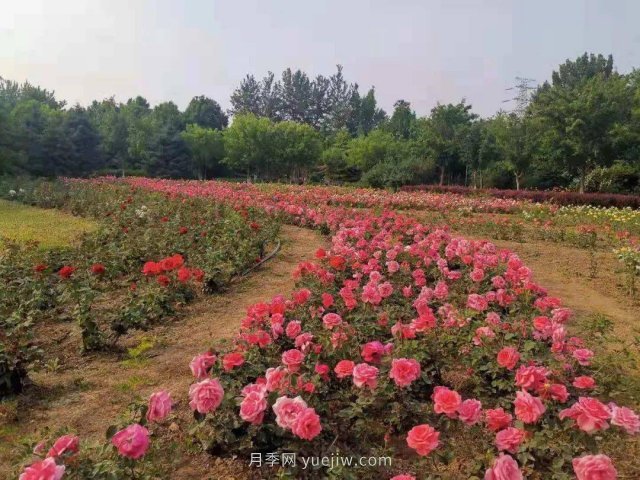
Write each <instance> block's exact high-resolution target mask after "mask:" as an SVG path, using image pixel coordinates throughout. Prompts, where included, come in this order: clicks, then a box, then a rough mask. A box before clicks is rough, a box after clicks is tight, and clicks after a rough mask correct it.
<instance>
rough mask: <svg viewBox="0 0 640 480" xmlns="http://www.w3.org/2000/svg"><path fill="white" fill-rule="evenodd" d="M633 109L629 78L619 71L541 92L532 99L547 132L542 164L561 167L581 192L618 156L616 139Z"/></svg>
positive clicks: (532, 108)
mask: <svg viewBox="0 0 640 480" xmlns="http://www.w3.org/2000/svg"><path fill="white" fill-rule="evenodd" d="M630 105H631V97H630V91H629V88H628V83H627V80H626V79H625V77H624V76H622V75H618V74H615V73H614V74H611V75H607V74H605V73H602V74H596V75H595V76H592V77H590V78H586V79H584V80H583V81H582V82H580V83H576V84H573V83H571V84H570V85H569V86H564V85H559V86H555V85H554V86H552V87H550V88H546V89H541V90H540V91H539V92H537V93H536V95H535V96H534V99H533V101H532V103H531V106H530V111H531V113H532V115H534V116H535V117H536V118H537V119H538V121H539V124H540V125H541V126H542V128H543V129H544V130H543V132H542V134H541V148H542V154H543V158H544V160H546V161H547V162H552V163H556V164H560V165H562V166H563V167H564V169H565V170H566V171H567V172H568V173H569V174H571V175H573V176H574V177H577V178H578V185H579V189H580V192H583V191H584V185H585V179H586V177H587V175H588V174H589V172H590V171H591V170H593V169H594V168H596V167H598V166H607V165H610V164H611V163H612V162H613V160H614V159H615V158H616V157H617V156H618V154H619V152H618V151H617V148H616V147H617V145H616V143H615V142H614V139H615V138H616V132H617V131H618V130H619V126H620V125H621V124H622V123H624V122H625V121H626V120H627V118H628V112H629V108H630Z"/></svg>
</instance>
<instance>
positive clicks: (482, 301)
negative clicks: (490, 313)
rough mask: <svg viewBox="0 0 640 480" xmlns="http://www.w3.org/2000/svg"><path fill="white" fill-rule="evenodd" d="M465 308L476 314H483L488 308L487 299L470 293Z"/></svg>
mask: <svg viewBox="0 0 640 480" xmlns="http://www.w3.org/2000/svg"><path fill="white" fill-rule="evenodd" d="M467 307H469V308H470V309H472V310H476V311H478V312H484V311H485V310H486V309H487V308H489V303H488V302H487V299H486V298H484V297H483V296H482V295H478V294H477V293H471V294H470V295H469V297H468V298H467Z"/></svg>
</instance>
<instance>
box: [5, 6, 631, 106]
mask: <svg viewBox="0 0 640 480" xmlns="http://www.w3.org/2000/svg"><path fill="white" fill-rule="evenodd" d="M639 20H640V1H638V0H615V1H614V0H583V1H578V0H554V1H549V0H535V1H523V0H513V1H509V0H492V1H491V0H486V1H482V0H475V1H471V0H467V1H462V0H448V1H447V0H441V1H436V0H387V1H383V0H368V1H365V0H323V1H313V2H312V1H309V0H225V1H220V0H55V1H54V0H0V76H2V77H4V78H7V79H11V80H18V81H20V82H22V81H24V80H26V79H28V80H29V81H30V82H31V83H34V84H38V85H41V86H43V87H45V88H47V89H50V90H55V92H56V96H57V97H59V98H63V99H66V100H67V102H68V103H69V104H74V103H76V102H79V103H80V104H82V105H87V104H89V103H90V102H91V101H92V100H93V99H103V98H107V97H110V96H112V95H115V97H116V99H117V100H119V101H126V100H127V99H128V98H130V97H133V96H136V95H142V96H144V97H146V98H147V100H148V101H149V102H150V103H151V104H152V105H153V104H157V103H159V102H162V101H168V100H173V101H174V102H175V103H177V104H178V106H179V107H180V108H182V109H184V108H185V107H186V105H187V104H188V102H189V100H190V99H191V98H192V97H193V96H195V95H206V96H209V97H211V98H213V99H215V100H217V101H218V102H219V103H220V104H221V105H222V106H223V108H225V109H226V108H229V107H230V104H229V97H230V94H231V92H232V91H233V90H234V89H235V88H236V87H237V86H238V85H239V83H240V81H241V80H242V78H243V77H244V76H245V75H246V74H248V73H252V74H254V75H255V76H256V78H262V76H264V75H265V74H266V73H267V72H268V71H273V72H275V73H276V76H279V75H280V72H282V70H284V69H285V68H287V67H291V68H292V69H294V70H295V69H297V68H300V69H302V70H304V71H306V72H307V73H308V74H309V75H310V76H315V75H317V74H323V75H327V76H328V75H331V74H332V73H334V72H335V69H336V67H335V66H336V65H337V64H341V65H342V66H343V67H344V70H343V73H344V75H345V77H346V79H347V80H348V81H350V82H357V83H358V84H359V85H360V91H361V92H366V90H368V89H369V87H371V86H375V89H376V97H377V99H378V102H379V105H380V106H382V107H383V108H384V109H385V110H387V111H391V110H392V109H393V104H394V102H395V101H396V100H398V99H404V100H407V101H409V102H411V105H412V107H413V108H414V109H415V111H416V113H418V114H419V115H426V114H428V113H429V111H430V109H431V108H432V107H433V106H435V105H436V104H437V103H438V102H440V103H449V102H458V101H460V99H462V98H463V97H464V98H466V99H467V101H468V102H470V103H471V104H472V105H473V109H474V111H475V112H477V113H479V114H481V115H483V116H489V115H492V114H493V113H495V112H496V111H497V110H499V109H500V108H506V109H508V108H509V105H510V104H509V103H503V100H505V99H508V98H509V97H510V96H512V95H511V92H509V91H507V90H506V89H507V88H509V87H511V86H513V84H514V78H515V77H516V76H521V77H527V78H532V79H535V81H536V83H541V82H542V81H544V80H546V79H549V78H550V77H551V72H552V70H553V69H554V68H557V66H558V65H559V64H560V63H563V62H564V61H565V60H566V59H567V58H571V59H575V58H576V57H577V56H579V55H581V54H582V53H584V52H585V51H588V52H594V53H603V54H605V55H606V54H609V53H612V54H613V56H614V61H615V65H616V68H617V70H618V71H619V72H628V71H630V70H631V69H632V68H633V67H640V27H639V25H640V22H639Z"/></svg>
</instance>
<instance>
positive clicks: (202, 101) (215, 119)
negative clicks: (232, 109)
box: [184, 95, 229, 130]
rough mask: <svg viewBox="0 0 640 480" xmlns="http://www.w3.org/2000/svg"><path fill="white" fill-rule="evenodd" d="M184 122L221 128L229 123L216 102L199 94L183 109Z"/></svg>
mask: <svg viewBox="0 0 640 480" xmlns="http://www.w3.org/2000/svg"><path fill="white" fill-rule="evenodd" d="M184 122H185V123H186V124H190V123H195V124H196V125H199V126H201V127H205V128H215V129H218V130H222V129H223V128H226V126H227V124H228V123H229V118H228V117H227V115H226V114H225V113H224V112H223V111H222V108H221V107H220V104H218V102H216V101H215V100H212V99H210V98H208V97H205V96H204V95H201V96H199V97H193V98H192V99H191V101H190V102H189V105H188V106H187V109H186V110H185V111H184Z"/></svg>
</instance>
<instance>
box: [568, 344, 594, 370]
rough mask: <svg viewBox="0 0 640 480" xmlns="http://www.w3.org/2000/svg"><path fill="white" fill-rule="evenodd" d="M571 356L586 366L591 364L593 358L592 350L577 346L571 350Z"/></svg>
mask: <svg viewBox="0 0 640 480" xmlns="http://www.w3.org/2000/svg"><path fill="white" fill-rule="evenodd" d="M573 358H575V359H576V360H577V361H578V363H579V364H580V365H582V366H585V367H586V366H588V365H590V364H591V358H593V352H592V351H591V350H589V349H587V348H579V349H577V350H574V351H573Z"/></svg>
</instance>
